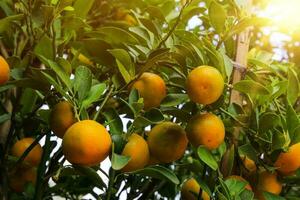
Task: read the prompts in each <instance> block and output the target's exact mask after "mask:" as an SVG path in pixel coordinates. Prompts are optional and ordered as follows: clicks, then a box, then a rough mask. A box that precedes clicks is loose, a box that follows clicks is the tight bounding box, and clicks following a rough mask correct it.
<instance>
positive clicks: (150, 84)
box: [131, 72, 166, 110]
mask: <svg viewBox="0 0 300 200" xmlns="http://www.w3.org/2000/svg"><path fill="white" fill-rule="evenodd" d="M131 88H135V89H137V90H138V91H139V93H140V95H141V97H143V99H144V108H145V109H146V110H148V109H150V108H153V107H157V106H159V105H160V103H161V101H162V100H163V99H164V98H165V96H166V85H165V82H164V80H163V79H162V78H161V77H160V76H158V75H156V74H153V73H149V72H145V73H143V74H142V76H141V77H140V78H139V79H138V80H137V81H136V82H135V83H134V84H133V85H132V87H131Z"/></svg>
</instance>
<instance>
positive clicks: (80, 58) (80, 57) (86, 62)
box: [78, 54, 93, 65]
mask: <svg viewBox="0 0 300 200" xmlns="http://www.w3.org/2000/svg"><path fill="white" fill-rule="evenodd" d="M78 60H79V61H80V62H82V63H84V64H86V65H93V62H92V61H91V60H90V59H88V58H87V57H86V56H85V55H83V54H79V55H78Z"/></svg>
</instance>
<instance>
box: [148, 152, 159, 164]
mask: <svg viewBox="0 0 300 200" xmlns="http://www.w3.org/2000/svg"><path fill="white" fill-rule="evenodd" d="M157 164H159V160H157V159H156V158H155V157H154V156H153V155H151V154H150V158H149V162H148V165H157Z"/></svg>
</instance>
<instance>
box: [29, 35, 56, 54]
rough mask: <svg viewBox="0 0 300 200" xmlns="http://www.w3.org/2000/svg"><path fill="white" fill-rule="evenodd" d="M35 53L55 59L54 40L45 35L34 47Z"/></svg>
mask: <svg viewBox="0 0 300 200" xmlns="http://www.w3.org/2000/svg"><path fill="white" fill-rule="evenodd" d="M34 53H35V54H36V55H40V56H43V57H45V58H47V59H53V57H54V55H53V46H52V40H51V39H50V38H49V37H48V36H47V35H44V36H43V37H42V38H41V39H40V40H39V42H38V43H37V45H36V46H35V47H34Z"/></svg>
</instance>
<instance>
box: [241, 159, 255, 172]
mask: <svg viewBox="0 0 300 200" xmlns="http://www.w3.org/2000/svg"><path fill="white" fill-rule="evenodd" d="M241 159H242V161H243V165H244V167H245V168H246V170H247V172H248V173H249V174H253V173H255V172H256V170H257V167H256V164H255V162H254V161H253V160H251V159H250V158H248V157H247V156H241Z"/></svg>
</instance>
